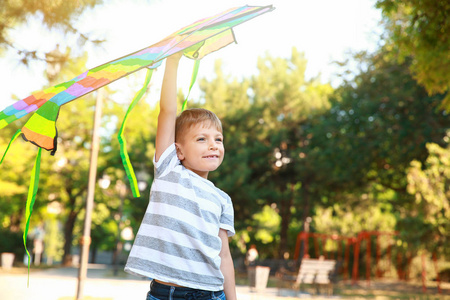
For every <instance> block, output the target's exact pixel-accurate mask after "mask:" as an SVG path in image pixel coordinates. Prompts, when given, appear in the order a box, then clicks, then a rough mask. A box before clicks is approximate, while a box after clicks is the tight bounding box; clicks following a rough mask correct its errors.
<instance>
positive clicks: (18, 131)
mask: <svg viewBox="0 0 450 300" xmlns="http://www.w3.org/2000/svg"><path fill="white" fill-rule="evenodd" d="M21 133H22V131H21V130H20V129H18V130H17V131H16V133H14V135H13V137H12V138H11V140H10V141H9V144H8V147H6V150H5V153H3V157H2V160H0V165H1V164H2V163H3V160H4V159H5V156H6V153H7V152H8V150H9V147H10V146H11V144H12V143H13V142H14V141H15V140H16V139H17V137H18V136H19V135H20V134H21Z"/></svg>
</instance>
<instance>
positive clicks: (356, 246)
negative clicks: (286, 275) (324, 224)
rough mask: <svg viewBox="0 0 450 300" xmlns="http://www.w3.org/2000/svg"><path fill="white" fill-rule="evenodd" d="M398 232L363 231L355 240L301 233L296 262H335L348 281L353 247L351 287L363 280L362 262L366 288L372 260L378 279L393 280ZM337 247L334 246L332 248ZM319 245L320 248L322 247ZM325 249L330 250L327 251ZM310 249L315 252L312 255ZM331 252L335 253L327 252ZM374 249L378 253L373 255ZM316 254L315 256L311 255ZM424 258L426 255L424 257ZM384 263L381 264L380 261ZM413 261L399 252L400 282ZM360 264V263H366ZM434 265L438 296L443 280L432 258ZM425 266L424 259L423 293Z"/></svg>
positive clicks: (298, 239) (297, 245)
mask: <svg viewBox="0 0 450 300" xmlns="http://www.w3.org/2000/svg"><path fill="white" fill-rule="evenodd" d="M397 235H398V232H395V231H392V232H386V231H362V232H360V233H359V234H358V235H357V236H356V237H347V236H340V235H337V234H331V235H330V234H322V233H311V232H305V231H303V232H300V233H299V234H298V235H297V241H296V245H295V252H294V260H297V259H299V258H300V257H301V258H320V257H323V258H324V259H332V260H336V261H337V262H338V263H339V264H340V268H339V270H338V271H339V272H340V273H341V274H342V276H343V279H344V280H348V279H349V276H350V266H351V265H350V262H351V261H350V255H351V247H353V252H352V255H353V261H352V270H351V278H352V279H351V280H352V284H356V283H357V282H358V280H359V278H360V274H359V270H360V260H364V262H365V273H366V274H365V279H366V282H367V284H369V285H370V281H371V276H372V273H371V271H372V270H373V268H372V267H373V262H372V261H373V258H375V262H374V264H375V265H374V267H375V271H374V275H375V277H376V278H383V277H384V276H385V275H390V276H392V274H390V273H391V263H392V255H393V248H394V247H393V246H394V245H395V237H396V236H397ZM311 241H312V243H313V245H314V246H313V247H310V243H311ZM333 243H334V244H333ZM319 244H320V245H319ZM326 245H328V246H331V247H326ZM364 246H365V251H366V253H365V259H364V254H362V253H361V250H362V248H363V247H364ZM311 248H313V251H310V250H312V249H311ZM326 248H329V249H330V248H331V249H333V250H326ZM373 248H375V252H374V253H373V251H374V250H372V249H373ZM363 251H364V249H363ZM310 252H313V255H310ZM422 256H423V255H422ZM382 259H383V261H384V262H385V264H384V265H382V264H381V260H382ZM412 259H413V257H412V254H411V252H408V253H407V254H406V255H405V254H404V253H401V252H400V251H397V253H396V263H395V270H396V272H397V278H398V279H399V280H408V278H409V269H410V267H409V266H410V264H411V261H412ZM364 262H361V263H364ZM433 263H434V267H435V269H436V274H437V277H436V281H437V287H438V291H439V293H440V292H441V287H440V278H439V272H438V268H437V258H436V255H433ZM425 270H426V266H425V258H424V256H423V257H422V273H421V275H422V287H423V291H426V285H425V279H426V271H425Z"/></svg>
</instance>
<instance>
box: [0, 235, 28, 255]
mask: <svg viewBox="0 0 450 300" xmlns="http://www.w3.org/2000/svg"><path fill="white" fill-rule="evenodd" d="M22 235H23V232H20V231H19V232H13V231H10V230H8V229H5V228H0V253H2V252H11V253H14V254H16V257H23V255H24V253H25V249H24V247H23V239H22Z"/></svg>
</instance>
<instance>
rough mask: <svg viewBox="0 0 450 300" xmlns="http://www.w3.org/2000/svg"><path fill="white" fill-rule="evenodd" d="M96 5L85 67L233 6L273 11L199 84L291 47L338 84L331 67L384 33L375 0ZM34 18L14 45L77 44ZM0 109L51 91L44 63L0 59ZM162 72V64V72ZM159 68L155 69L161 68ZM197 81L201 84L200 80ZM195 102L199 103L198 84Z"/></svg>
mask: <svg viewBox="0 0 450 300" xmlns="http://www.w3.org/2000/svg"><path fill="white" fill-rule="evenodd" d="M105 2H106V3H105V4H104V5H102V6H100V7H96V8H94V9H89V10H87V11H85V12H84V13H83V15H82V16H81V17H80V18H79V19H78V20H77V22H76V23H75V26H76V27H77V28H78V29H79V30H80V31H81V32H84V33H86V34H89V35H90V37H91V38H99V39H106V42H105V43H104V44H103V45H102V46H100V47H98V46H93V45H91V44H86V45H84V46H83V47H81V48H80V50H81V51H87V53H88V57H89V59H88V61H87V67H86V70H87V69H91V68H93V67H96V66H98V65H101V64H103V63H106V62H109V61H111V60H113V59H116V58H119V57H122V56H124V55H126V54H129V53H132V52H135V51H136V50H140V49H142V48H145V47H148V46H150V45H152V44H154V43H156V42H158V41H159V40H161V39H163V38H164V37H166V36H167V35H169V34H171V33H173V32H175V31H177V30H178V29H180V28H181V27H184V26H186V25H188V24H191V23H193V22H195V21H197V20H199V19H202V18H204V17H208V16H211V15H215V14H217V13H219V12H222V11H224V10H226V9H229V8H231V7H238V6H242V5H246V4H248V5H273V6H274V7H275V10H274V11H272V12H270V13H266V14H264V15H261V16H259V17H257V18H255V19H252V20H250V21H248V22H246V23H243V24H241V25H238V26H236V27H235V28H234V32H235V36H236V39H237V44H232V45H229V46H227V47H225V48H224V49H221V50H220V51H217V52H214V53H212V54H210V55H208V56H206V57H205V58H203V59H202V61H201V64H200V70H199V75H198V78H204V77H206V78H211V76H214V73H213V67H214V62H215V61H216V60H217V59H220V60H221V61H222V67H223V69H224V72H225V74H228V75H230V76H231V77H237V78H241V77H247V76H251V75H255V74H257V69H256V62H257V58H258V57H262V56H265V55H267V54H269V55H271V56H274V57H284V58H289V57H290V54H291V51H292V47H296V48H297V50H299V51H301V52H304V53H305V57H306V59H307V61H308V64H307V69H306V76H307V78H311V77H315V76H318V75H319V74H320V78H321V81H322V82H331V83H332V84H333V85H334V86H336V85H337V84H339V81H338V79H337V76H335V73H336V72H337V69H336V66H334V65H333V64H332V62H333V61H336V60H337V61H342V60H343V59H344V58H345V57H346V56H345V55H346V53H348V52H349V51H361V50H368V51H374V50H375V49H376V48H377V43H378V41H379V39H378V37H379V34H380V32H381V30H380V27H379V22H380V20H381V13H380V11H379V10H377V9H375V8H374V3H375V1H374V0H339V1H336V0H314V1H313V0H272V1H267V0H257V1H253V0H248V1H242V0H227V1H213V0H191V1H186V0H164V1H162V0H153V1H152V0H136V1H133V2H132V1H119V0H110V1H105ZM41 28H42V26H41V24H40V19H39V18H33V19H30V21H29V22H28V23H27V24H25V25H24V26H21V27H18V28H15V29H14V32H13V34H14V38H15V43H16V44H17V45H18V46H19V47H24V48H27V49H38V50H39V51H40V52H41V53H45V52H49V51H51V50H53V49H54V48H55V45H56V44H57V43H59V44H60V48H61V49H65V47H66V46H67V45H73V44H75V41H74V40H73V37H70V36H68V37H62V35H61V33H60V32H59V31H57V30H53V31H51V32H50V33H49V32H48V31H47V30H42V29H41ZM0 64H1V65H2V68H0V82H1V83H2V87H1V89H0V109H3V108H5V107H6V106H8V105H10V104H12V103H13V102H12V99H14V98H15V99H22V98H25V97H27V96H29V95H30V94H31V93H32V92H33V91H37V90H41V89H43V88H46V87H48V81H47V79H46V77H45V63H44V62H42V61H35V62H32V63H30V65H29V67H25V66H23V65H21V64H20V62H18V60H17V56H15V55H14V54H13V53H12V52H9V53H7V55H6V56H2V57H0ZM161 67H163V66H161ZM161 67H160V69H162V68H161ZM192 67H193V62H192V61H190V60H189V59H186V58H184V59H182V61H181V62H180V70H179V74H180V75H179V79H178V86H179V88H181V89H183V91H184V92H185V94H186V93H187V89H188V87H189V83H190V76H191V73H192ZM162 73H163V72H162V71H159V72H158V71H157V72H154V75H153V78H152V88H151V95H150V96H149V97H148V98H150V99H152V100H150V101H157V100H158V97H159V96H158V95H159V87H160V82H161V80H162ZM144 77H145V71H139V73H138V74H137V75H136V76H130V78H123V79H120V80H119V81H117V82H115V83H113V84H111V87H112V88H114V89H117V90H119V91H120V92H119V93H118V94H117V97H122V98H123V99H125V100H124V101H128V99H129V100H131V98H132V97H133V95H134V93H136V92H137V91H138V90H139V88H140V86H141V85H142V84H143V82H144ZM197 80H198V79H197ZM191 96H192V97H199V96H200V90H199V88H198V84H197V85H195V86H194V88H193V90H192V93H191Z"/></svg>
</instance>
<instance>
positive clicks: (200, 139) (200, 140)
mask: <svg viewBox="0 0 450 300" xmlns="http://www.w3.org/2000/svg"><path fill="white" fill-rule="evenodd" d="M204 140H205V138H203V137H201V138H198V139H197V141H199V142H202V141H204Z"/></svg>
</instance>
